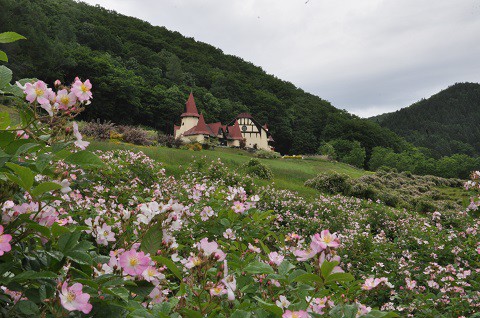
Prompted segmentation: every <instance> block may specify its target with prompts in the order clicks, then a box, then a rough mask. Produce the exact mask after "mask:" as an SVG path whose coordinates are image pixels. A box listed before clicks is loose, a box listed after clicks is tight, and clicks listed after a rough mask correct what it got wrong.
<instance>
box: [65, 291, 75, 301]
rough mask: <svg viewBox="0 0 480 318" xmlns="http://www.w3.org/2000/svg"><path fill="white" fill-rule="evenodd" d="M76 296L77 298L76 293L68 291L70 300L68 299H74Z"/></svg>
mask: <svg viewBox="0 0 480 318" xmlns="http://www.w3.org/2000/svg"><path fill="white" fill-rule="evenodd" d="M75 298H76V296H75V294H74V293H72V292H68V294H67V300H68V301H74V300H75Z"/></svg>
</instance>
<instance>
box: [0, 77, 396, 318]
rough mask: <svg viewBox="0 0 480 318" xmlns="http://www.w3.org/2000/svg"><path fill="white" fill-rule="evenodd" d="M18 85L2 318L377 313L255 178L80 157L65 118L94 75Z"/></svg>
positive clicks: (327, 239) (328, 248)
mask: <svg viewBox="0 0 480 318" xmlns="http://www.w3.org/2000/svg"><path fill="white" fill-rule="evenodd" d="M18 87H19V88H21V90H22V91H23V93H24V94H25V95H24V96H26V97H25V98H26V101H27V102H28V103H27V104H26V105H25V106H24V107H23V108H21V109H20V112H21V115H22V116H21V117H22V119H23V120H22V123H21V124H20V125H18V126H12V125H11V123H10V122H9V118H8V116H7V115H3V114H2V116H1V118H2V123H1V128H2V131H0V135H1V137H2V138H1V139H0V140H1V141H2V142H1V143H0V147H1V148H0V150H1V152H0V153H1V154H2V157H1V158H2V161H1V165H0V168H1V170H0V177H1V178H2V179H4V180H8V182H10V183H12V184H15V185H16V187H15V188H14V189H15V190H14V191H13V193H11V194H8V193H7V194H6V195H7V199H8V200H6V201H5V202H2V206H1V224H2V225H1V228H0V253H1V255H0V308H1V309H0V312H1V314H2V315H7V316H17V315H19V316H22V315H23V316H55V317H61V316H66V315H67V314H68V313H70V314H71V315H81V314H88V315H93V316H105V315H107V314H109V315H111V314H116V315H119V316H127V315H129V316H135V317H138V316H142V317H150V316H152V317H153V316H160V317H166V316H176V317H179V316H180V315H182V316H187V317H201V316H205V315H209V316H225V317H227V316H232V317H249V316H250V315H252V314H253V315H255V316H260V317H274V316H284V317H289V316H292V317H295V316H298V315H304V316H305V315H312V316H315V315H322V314H326V313H328V312H329V311H332V312H333V313H337V314H342V315H343V312H346V311H347V310H349V311H350V312H351V313H352V314H353V315H357V313H359V314H358V315H360V313H365V314H366V313H367V312H369V311H370V309H368V310H367V309H364V308H367V307H365V306H363V305H361V304H357V303H356V302H355V301H353V299H355V298H356V296H355V295H356V294H357V292H359V291H360V290H359V289H355V288H353V289H351V290H350V289H348V288H349V286H355V284H356V283H355V282H354V277H353V276H352V275H350V274H348V273H345V272H344V270H343V266H342V264H341V259H340V256H339V255H338V252H337V249H338V247H339V246H340V238H339V236H338V235H337V234H335V233H331V232H330V231H329V230H323V231H321V232H320V233H316V234H315V233H312V235H310V236H308V237H306V239H291V237H290V235H289V234H286V233H282V232H278V231H276V230H275V225H274V224H275V222H276V221H275V220H276V217H275V216H274V215H273V214H272V211H269V210H265V209H259V208H258V205H259V203H260V197H259V195H258V193H255V187H253V186H251V185H250V186H249V183H248V182H249V179H248V178H244V179H243V180H238V179H236V177H234V176H233V177H230V176H229V175H228V174H226V175H224V176H226V178H223V177H215V176H216V175H215V173H213V170H218V168H219V167H220V168H221V165H219V164H215V165H214V166H212V167H211V168H208V170H209V171H212V173H211V174H210V177H209V174H203V173H200V172H198V171H197V172H196V171H195V170H193V168H192V171H191V173H189V174H188V175H185V176H184V177H182V178H180V179H174V178H173V177H168V176H166V175H165V172H164V170H163V169H162V167H161V165H160V164H159V163H156V162H155V161H153V160H151V159H150V158H148V157H146V156H145V155H144V154H143V153H132V152H129V151H116V152H105V153H98V154H97V155H95V154H93V153H91V152H89V151H87V150H85V148H86V147H87V146H88V142H87V141H85V140H83V137H82V135H81V134H80V132H79V131H78V125H77V124H76V123H75V122H73V123H71V119H73V118H74V117H75V116H76V115H77V114H78V113H79V112H80V111H81V110H82V109H83V108H84V107H85V106H86V105H88V103H89V100H90V99H91V98H92V94H91V92H90V89H91V87H92V85H91V83H90V82H89V81H88V80H86V81H84V82H83V81H81V80H80V79H78V78H77V79H75V81H74V83H73V84H72V85H71V86H68V85H63V84H61V83H56V84H55V88H56V91H54V90H53V89H51V88H49V87H48V86H47V85H46V84H45V83H44V82H42V81H32V82H30V81H26V82H25V83H24V84H21V83H19V84H18ZM238 181H241V182H238ZM242 185H244V186H245V188H244V187H243V186H242ZM352 284H353V285H352ZM355 290H356V291H355ZM345 295H349V296H348V298H345ZM349 303H350V304H349ZM347 306H348V307H347ZM373 313H374V311H372V314H373ZM375 315H377V316H379V317H387V316H391V315H389V314H385V313H381V312H377V313H375ZM352 317H353V316H352Z"/></svg>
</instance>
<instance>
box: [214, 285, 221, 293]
mask: <svg viewBox="0 0 480 318" xmlns="http://www.w3.org/2000/svg"><path fill="white" fill-rule="evenodd" d="M213 290H214V291H215V293H216V294H218V293H220V291H221V290H222V288H220V287H214V288H213Z"/></svg>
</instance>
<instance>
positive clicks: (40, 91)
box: [35, 88, 45, 96]
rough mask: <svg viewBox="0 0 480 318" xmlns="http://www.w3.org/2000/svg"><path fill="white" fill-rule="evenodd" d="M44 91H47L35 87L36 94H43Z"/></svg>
mask: <svg viewBox="0 0 480 318" xmlns="http://www.w3.org/2000/svg"><path fill="white" fill-rule="evenodd" d="M44 93H45V92H44V91H43V90H41V89H39V88H35V94H36V95H37V96H43V94H44Z"/></svg>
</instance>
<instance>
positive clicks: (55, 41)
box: [0, 0, 406, 154]
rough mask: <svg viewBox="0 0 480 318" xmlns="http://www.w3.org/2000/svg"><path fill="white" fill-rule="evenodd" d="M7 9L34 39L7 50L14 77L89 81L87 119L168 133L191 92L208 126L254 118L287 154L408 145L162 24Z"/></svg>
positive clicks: (5, 16) (3, 13) (14, 26)
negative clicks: (329, 146) (326, 144)
mask: <svg viewBox="0 0 480 318" xmlns="http://www.w3.org/2000/svg"><path fill="white" fill-rule="evenodd" d="M0 8H1V10H0V31H16V32H18V33H20V34H22V35H24V36H26V37H27V38H28V40H27V41H21V42H17V43H13V44H11V45H8V46H0V47H1V49H2V50H4V51H6V52H7V53H8V56H9V57H10V62H9V63H8V64H7V65H8V66H9V67H10V68H12V70H13V71H14V75H15V76H16V77H17V78H21V77H32V76H35V77H37V78H40V79H43V80H45V81H47V82H49V83H53V81H55V80H56V79H57V78H58V79H60V80H62V81H72V80H73V79H74V77H75V76H77V75H78V76H80V77H81V78H83V79H86V78H89V79H90V80H91V82H92V83H93V94H94V99H93V103H92V104H91V105H90V106H89V107H88V109H87V111H86V112H85V114H84V115H83V119H86V120H89V119H96V118H101V119H105V120H111V121H113V122H115V123H125V124H143V125H147V126H150V127H154V128H156V129H159V130H161V131H164V132H165V133H169V134H171V133H173V125H174V124H175V122H176V121H178V120H179V115H180V114H181V113H182V111H183V107H184V104H185V101H186V99H187V97H188V94H189V92H190V91H191V90H192V91H193V93H194V95H195V99H196V102H197V106H198V108H199V111H201V112H204V115H205V118H206V120H207V122H210V121H222V122H229V121H230V120H231V119H232V118H234V117H235V116H236V115H237V114H238V113H241V112H250V113H252V114H253V116H254V117H255V118H256V119H258V120H259V121H260V122H261V123H262V124H263V123H268V124H269V127H270V132H271V133H272V134H273V137H274V139H275V141H276V142H277V149H278V150H279V151H281V152H283V153H314V152H316V151H317V149H318V147H319V146H320V144H321V143H322V141H328V140H332V139H348V140H358V141H359V142H360V143H361V144H362V146H363V147H365V148H366V149H367V154H369V153H370V152H371V149H372V148H373V147H375V146H384V147H390V148H393V149H395V150H397V151H400V150H402V149H404V148H405V147H406V142H405V141H404V140H403V139H402V138H400V137H398V136H397V135H395V134H394V133H393V132H391V131H389V130H387V129H384V128H381V127H380V126H378V125H376V124H375V123H372V122H370V121H368V120H363V119H360V118H358V117H356V116H353V115H350V114H348V113H346V112H344V111H341V110H338V109H336V108H335V107H333V106H332V105H331V104H330V103H329V102H327V101H325V100H323V99H321V98H319V97H317V96H314V95H311V94H308V93H306V92H304V91H303V90H301V89H299V88H296V87H295V86H294V85H293V84H292V83H289V82H286V81H282V80H280V79H278V78H276V77H275V76H272V75H268V74H266V73H265V72H264V71H263V70H262V69H261V68H260V67H257V66H255V65H253V64H252V63H249V62H246V61H244V60H242V59H241V58H239V57H235V56H231V55H226V54H223V52H222V51H221V50H220V49H217V48H215V47H213V46H211V45H208V44H205V43H202V42H198V41H195V40H194V39H192V38H186V37H184V36H182V35H181V34H180V33H178V32H172V31H169V30H167V29H166V28H164V27H156V26H152V25H150V24H149V23H147V22H144V21H141V20H139V19H135V18H131V17H127V16H124V15H121V14H118V13H116V12H114V11H111V10H106V9H104V8H101V7H99V6H91V5H87V4H85V3H81V2H75V1H72V0H0ZM322 76H326V75H325V74H322Z"/></svg>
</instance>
